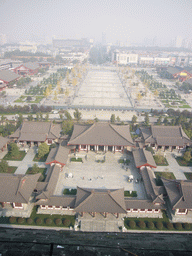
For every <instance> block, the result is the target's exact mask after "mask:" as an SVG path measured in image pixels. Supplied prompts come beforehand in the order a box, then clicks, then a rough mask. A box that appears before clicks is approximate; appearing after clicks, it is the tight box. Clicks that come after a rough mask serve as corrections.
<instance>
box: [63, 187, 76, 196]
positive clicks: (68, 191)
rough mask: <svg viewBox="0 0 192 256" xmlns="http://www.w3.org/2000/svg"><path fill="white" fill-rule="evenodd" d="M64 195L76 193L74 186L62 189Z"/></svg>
mask: <svg viewBox="0 0 192 256" xmlns="http://www.w3.org/2000/svg"><path fill="white" fill-rule="evenodd" d="M63 194H64V195H76V194H77V189H76V188H74V189H73V188H65V189H64V190H63Z"/></svg>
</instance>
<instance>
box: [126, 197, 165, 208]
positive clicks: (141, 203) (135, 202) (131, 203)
mask: <svg viewBox="0 0 192 256" xmlns="http://www.w3.org/2000/svg"><path fill="white" fill-rule="evenodd" d="M125 205H126V209H164V208H165V206H164V205H155V204H154V203H153V201H151V200H139V199H134V198H125Z"/></svg>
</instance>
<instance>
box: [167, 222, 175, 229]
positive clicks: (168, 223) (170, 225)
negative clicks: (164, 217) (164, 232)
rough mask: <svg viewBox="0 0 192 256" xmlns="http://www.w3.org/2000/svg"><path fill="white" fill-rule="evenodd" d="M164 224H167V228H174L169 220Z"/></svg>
mask: <svg viewBox="0 0 192 256" xmlns="http://www.w3.org/2000/svg"><path fill="white" fill-rule="evenodd" d="M166 226H167V229H169V230H171V229H173V228H174V227H173V224H172V223H171V222H167V223H166Z"/></svg>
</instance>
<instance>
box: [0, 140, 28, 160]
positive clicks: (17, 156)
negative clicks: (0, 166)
mask: <svg viewBox="0 0 192 256" xmlns="http://www.w3.org/2000/svg"><path fill="white" fill-rule="evenodd" d="M25 155H26V153H25V151H20V150H19V148H18V146H17V144H15V143H10V144H9V145H8V153H7V154H6V155H5V156H4V157H3V160H11V161H22V160H23V158H24V157H25Z"/></svg>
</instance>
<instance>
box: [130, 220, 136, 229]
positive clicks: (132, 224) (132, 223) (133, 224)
mask: <svg viewBox="0 0 192 256" xmlns="http://www.w3.org/2000/svg"><path fill="white" fill-rule="evenodd" d="M129 227H130V228H135V227H136V223H135V221H134V220H130V221H129Z"/></svg>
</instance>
